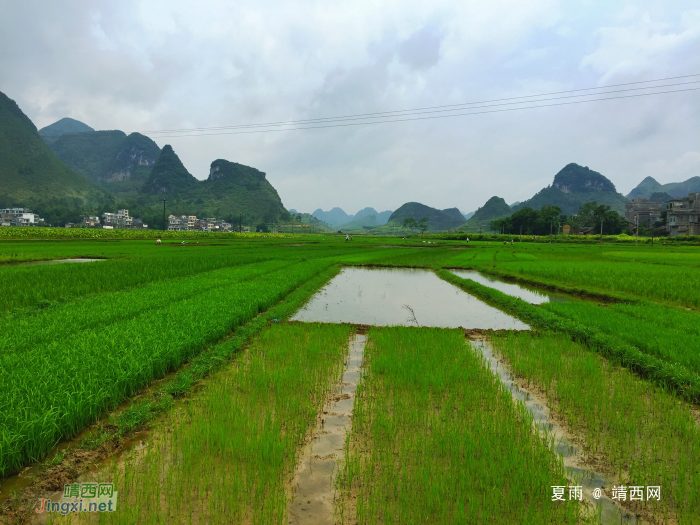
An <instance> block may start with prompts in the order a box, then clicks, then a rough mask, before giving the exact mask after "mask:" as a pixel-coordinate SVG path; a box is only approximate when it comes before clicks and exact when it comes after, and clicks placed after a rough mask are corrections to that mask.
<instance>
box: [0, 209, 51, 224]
mask: <svg viewBox="0 0 700 525" xmlns="http://www.w3.org/2000/svg"><path fill="white" fill-rule="evenodd" d="M43 222H44V219H42V218H41V217H39V216H38V215H37V214H36V213H32V211H31V210H28V209H27V208H4V209H0V226H39V225H41V224H43Z"/></svg>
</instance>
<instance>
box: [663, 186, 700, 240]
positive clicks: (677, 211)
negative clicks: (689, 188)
mask: <svg viewBox="0 0 700 525" xmlns="http://www.w3.org/2000/svg"><path fill="white" fill-rule="evenodd" d="M666 213H667V215H666V229H667V231H668V234H669V235H670V236H671V237H675V236H676V235H700V193H691V194H690V195H688V196H687V197H686V198H684V199H675V200H672V201H671V202H669V203H668V208H667V209H666Z"/></svg>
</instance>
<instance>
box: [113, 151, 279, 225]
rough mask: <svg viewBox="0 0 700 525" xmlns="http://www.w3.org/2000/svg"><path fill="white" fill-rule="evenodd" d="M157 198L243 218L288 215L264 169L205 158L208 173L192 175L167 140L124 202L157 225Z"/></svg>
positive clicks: (181, 208)
mask: <svg viewBox="0 0 700 525" xmlns="http://www.w3.org/2000/svg"><path fill="white" fill-rule="evenodd" d="M163 199H165V200H166V201H167V203H166V208H167V213H168V214H170V213H172V214H175V215H196V216H197V217H215V218H217V219H224V220H227V221H230V222H238V220H239V218H240V217H241V216H242V219H243V222H244V223H245V224H259V223H263V222H264V223H267V224H272V223H273V222H276V223H279V222H281V221H282V222H284V221H287V220H288V219H289V212H287V210H286V209H285V208H284V206H283V205H282V201H281V199H280V197H279V195H278V194H277V190H275V188H273V187H272V185H271V184H270V183H269V181H268V180H267V179H266V178H265V173H263V172H261V171H259V170H257V169H255V168H251V167H249V166H245V165H243V164H238V163H235V162H229V161H227V160H223V159H219V160H215V161H214V162H212V163H211V166H210V171H209V178H208V179H207V180H203V181H200V180H198V179H196V178H195V177H194V176H192V175H191V174H190V173H189V172H188V171H187V169H186V168H185V166H184V165H183V164H182V162H181V161H180V159H179V157H178V156H177V154H176V153H175V151H174V150H173V149H172V147H171V146H170V145H166V146H164V147H163V150H162V151H161V153H160V156H159V158H158V161H157V162H156V163H155V165H154V166H153V168H152V169H151V173H150V175H149V177H148V179H147V180H146V182H145V183H144V185H143V187H142V188H141V191H140V194H139V195H138V196H135V197H131V198H129V199H127V201H126V203H127V204H126V205H128V207H129V209H130V210H134V213H132V215H135V216H141V217H143V218H144V220H145V221H146V222H147V224H152V225H154V226H157V225H162V221H163V219H162V211H163V208H162V206H163V204H162V202H163Z"/></svg>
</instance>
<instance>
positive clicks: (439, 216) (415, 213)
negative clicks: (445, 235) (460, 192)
mask: <svg viewBox="0 0 700 525" xmlns="http://www.w3.org/2000/svg"><path fill="white" fill-rule="evenodd" d="M423 217H426V218H427V219H428V229H430V230H435V231H440V230H449V229H450V228H454V227H455V226H459V225H460V224H462V223H463V222H464V217H463V216H462V214H461V213H460V212H459V210H458V209H457V208H448V209H446V210H438V209H436V208H431V207H430V206H426V205H425V204H420V203H419V202H407V203H406V204H404V205H403V206H401V207H400V208H399V209H398V210H396V211H394V213H392V214H391V216H390V217H389V222H388V223H387V226H389V227H396V226H403V221H404V219H409V218H413V219H415V220H416V221H419V220H420V219H422V218H423Z"/></svg>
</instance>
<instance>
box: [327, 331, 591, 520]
mask: <svg viewBox="0 0 700 525" xmlns="http://www.w3.org/2000/svg"><path fill="white" fill-rule="evenodd" d="M364 368H365V372H364V374H363V376H362V380H361V383H360V385H359V386H358V390H357V393H356V398H355V405H354V408H353V420H352V432H351V435H350V436H349V437H348V442H347V445H346V450H347V453H346V461H345V464H344V467H343V469H342V471H341V472H340V475H339V477H338V486H339V489H340V491H341V495H342V498H343V500H344V501H345V502H348V501H350V499H351V494H352V495H353V496H354V495H355V494H356V496H357V499H356V500H353V501H356V514H357V523H450V524H451V523H536V524H541V523H580V522H581V520H582V516H581V508H580V507H579V506H578V505H577V502H576V501H574V500H568V501H565V502H553V501H552V489H551V486H552V485H567V484H568V482H567V480H566V479H565V476H564V468H563V465H562V463H561V460H560V459H559V458H558V457H557V456H556V455H555V454H554V453H553V452H552V451H551V450H550V448H549V446H548V443H547V441H546V440H545V439H542V438H541V437H540V435H539V433H538V431H537V430H536V428H535V427H534V426H533V424H532V418H531V416H530V415H529V412H528V411H527V410H526V409H525V408H524V406H523V405H522V404H521V403H517V404H516V403H514V402H513V399H512V397H511V394H510V392H509V391H508V390H507V389H506V388H505V387H504V386H503V384H502V383H501V382H500V381H499V380H498V379H497V377H496V376H495V374H493V373H492V372H491V371H489V370H488V369H487V368H485V367H484V366H483V362H482V360H481V357H480V354H478V352H477V351H476V350H475V349H474V348H472V347H471V346H470V345H469V344H468V343H467V341H465V338H464V334H463V333H462V332H461V331H460V330H439V329H424V328H420V329H419V328H403V327H402V328H382V329H372V330H371V331H370V333H369V341H368V344H367V347H366V350H365V365H364ZM337 514H338V515H339V516H341V517H343V516H345V514H346V509H345V508H344V507H343V508H340V509H338V512H337ZM345 517H346V518H347V516H345ZM350 521H351V522H354V521H352V518H350Z"/></svg>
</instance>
